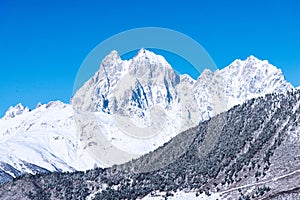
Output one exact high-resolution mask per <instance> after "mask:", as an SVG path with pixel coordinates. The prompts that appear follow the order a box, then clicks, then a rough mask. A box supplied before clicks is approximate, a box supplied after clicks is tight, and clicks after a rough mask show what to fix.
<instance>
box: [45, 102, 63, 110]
mask: <svg viewBox="0 0 300 200" xmlns="http://www.w3.org/2000/svg"><path fill="white" fill-rule="evenodd" d="M65 106H66V104H65V103H63V102H61V101H59V100H57V101H50V102H49V103H47V105H46V108H64V107H65Z"/></svg>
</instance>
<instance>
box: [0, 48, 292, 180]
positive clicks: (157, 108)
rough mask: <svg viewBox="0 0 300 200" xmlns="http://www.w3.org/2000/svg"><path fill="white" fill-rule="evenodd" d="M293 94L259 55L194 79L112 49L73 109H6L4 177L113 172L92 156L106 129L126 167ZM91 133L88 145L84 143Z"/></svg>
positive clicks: (142, 54) (158, 60)
mask: <svg viewBox="0 0 300 200" xmlns="http://www.w3.org/2000/svg"><path fill="white" fill-rule="evenodd" d="M292 88H293V87H292V86H291V85H290V84H289V83H288V82H286V81H285V80H284V76H283V74H282V72H281V70H279V69H277V68H276V67H274V66H273V65H271V64H269V63H268V62H267V61H261V60H259V59H257V58H255V57H253V56H250V57H249V58H247V59H246V60H244V61H242V60H236V61H234V62H233V63H232V64H230V65H229V66H228V67H226V68H224V69H222V70H217V71H215V72H211V71H209V70H205V71H204V72H203V73H202V74H201V75H200V76H199V78H198V79H197V80H193V79H192V78H191V77H190V76H188V75H177V74H176V73H175V72H174V70H173V69H172V67H171V66H170V64H169V63H168V62H167V61H166V60H165V59H164V58H163V57H162V56H159V55H156V54H154V53H152V52H150V51H147V50H145V49H141V50H140V51H139V53H138V54H137V55H136V56H135V57H134V58H133V59H130V60H124V61H123V60H121V58H120V56H119V55H118V53H117V52H116V51H112V52H111V53H110V54H109V55H108V56H107V57H106V58H105V59H104V60H103V61H102V63H101V65H100V69H99V71H97V72H96V73H95V75H94V76H93V77H91V79H89V80H88V81H87V82H86V83H85V84H84V85H83V86H82V88H80V89H79V90H78V91H77V92H76V94H75V95H74V96H73V97H72V100H71V103H72V105H70V104H63V103H61V102H50V103H49V104H46V105H39V106H37V108H36V109H34V110H32V111H29V109H28V108H24V107H23V106H22V105H21V104H20V105H17V106H16V107H11V108H10V109H9V110H8V111H7V114H6V115H5V116H4V118H2V119H0V127H1V128H0V143H1V144H0V148H1V153H0V161H1V164H0V169H1V171H0V173H2V174H4V175H5V177H8V178H7V179H9V178H11V177H16V176H18V175H19V174H21V173H27V172H29V173H34V172H35V171H42V170H48V171H73V170H84V169H90V168H93V167H94V166H96V165H98V166H107V165H108V166H109V165H111V164H113V163H100V162H99V160H97V158H95V157H93V153H95V152H92V153H91V151H93V150H94V149H95V147H97V144H96V143H95V141H94V139H95V138H93V137H94V136H95V135H96V137H97V134H95V133H98V132H99V131H101V132H102V133H103V134H104V136H105V137H104V138H105V139H106V140H107V141H108V142H109V144H110V146H109V147H112V146H114V147H117V148H116V149H118V150H121V151H122V153H124V152H127V153H128V154H126V155H127V157H126V156H125V154H121V155H120V156H121V157H122V158H123V157H124V160H122V162H125V161H127V160H130V159H132V158H134V157H138V156H140V155H142V154H144V153H147V152H149V151H152V150H155V149H156V148H158V147H159V146H161V145H162V144H164V143H165V142H167V141H169V140H170V139H171V138H172V137H174V136H175V135H177V134H178V133H179V132H181V131H182V130H186V129H187V128H190V127H193V126H195V125H197V124H198V123H199V121H203V120H206V119H209V118H210V117H212V116H214V115H216V114H218V113H220V112H223V111H226V110H228V109H229V108H231V107H232V106H234V105H237V104H240V103H242V102H244V101H245V100H247V99H250V98H253V97H257V96H263V95H265V94H267V93H273V92H277V93H282V92H286V91H288V90H291V89H292ZM82 113H83V114H82ZM91 113H92V114H91ZM91 115H92V118H89V117H91ZM128 117H129V118H130V119H131V120H128ZM86 119H88V120H86ZM91 120H95V123H91ZM95 125H96V126H95ZM95 127H96V128H95ZM149 127H150V128H149ZM132 130H134V131H132ZM137 130H138V131H137ZM124 132H125V133H126V134H124ZM78 133H79V134H78ZM154 133H158V134H154ZM84 134H87V135H85V136H86V137H87V138H88V139H87V140H86V141H85V142H82V140H84V139H86V138H84ZM93 134H94V135H93ZM143 134H144V135H143ZM149 135H150V136H151V137H148V136H149ZM141 138H147V140H142V139H141ZM96 139H97V138H96ZM93 148H94V149H93ZM97 148H98V149H97ZM97 148H96V149H97V151H102V150H103V149H99V148H101V147H99V146H98V147H97ZM107 149H110V148H105V150H106V151H107ZM104 153H105V151H104ZM110 159H111V158H110ZM118 161H120V160H116V163H118ZM112 162H114V161H112ZM32 166H36V168H38V167H39V168H38V169H36V170H35V168H34V167H32ZM4 175H3V176H2V177H4ZM5 180H6V179H5Z"/></svg>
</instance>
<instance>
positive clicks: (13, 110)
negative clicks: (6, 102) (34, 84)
mask: <svg viewBox="0 0 300 200" xmlns="http://www.w3.org/2000/svg"><path fill="white" fill-rule="evenodd" d="M29 111H30V109H29V108H28V107H24V106H23V105H22V104H21V103H19V104H17V105H16V106H11V107H9V109H8V110H7V111H6V113H5V115H4V118H6V119H7V118H14V117H16V116H17V115H21V114H23V113H26V112H29Z"/></svg>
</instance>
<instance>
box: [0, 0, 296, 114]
mask: <svg viewBox="0 0 300 200" xmlns="http://www.w3.org/2000/svg"><path fill="white" fill-rule="evenodd" d="M147 26H156V27H165V28H170V29H174V30H177V31H180V32H182V33H185V34H187V35H189V36H190V37H192V38H194V39H195V40H197V41H198V42H199V43H200V44H201V45H202V46H203V47H204V48H205V49H206V50H207V51H208V53H209V54H210V55H211V57H212V58H213V59H214V61H215V63H216V64H217V66H218V67H219V68H222V67H224V66H226V65H228V64H230V63H231V62H232V61H233V60H234V59H236V58H241V59H245V58H246V57H247V56H249V55H252V54H253V55H255V56H256V57H258V58H260V59H268V60H269V61H270V62H271V63H272V64H274V65H276V66H277V67H279V68H281V69H282V70H283V72H284V74H285V75H286V79H287V80H288V81H290V82H291V83H292V84H293V85H294V86H299V85H300V78H299V77H300V38H299V37H300V4H299V3H298V2H297V1H295V0H287V1H283V0H282V1H281V0H251V1H240V0H239V1H233V0H228V1H222V0H219V1H216V0H207V1H201V0H194V1H161V0H160V1H158V0H149V1H77V0H73V1H56V0H51V1H50V0H49V1H48V0H44V1H38V0H37V1H31V0H28V1H15V0H11V1H0V27H1V29H0V30H1V31H0V59H1V63H0V65H1V72H0V116H1V115H3V114H4V112H5V110H6V109H7V108H8V107H9V106H10V105H15V104H17V103H19V102H22V103H23V104H24V105H27V106H29V107H31V108H33V107H34V106H35V105H36V104H37V103H38V102H39V101H40V102H42V103H47V102H48V101H50V100H62V101H64V102H69V99H70V97H71V95H72V88H73V82H74V79H75V76H76V72H77V70H78V69H79V67H80V65H81V62H82V61H83V60H84V58H85V57H86V56H87V54H88V53H89V52H90V51H91V50H92V49H93V48H94V47H95V46H96V45H97V44H99V43H100V42H101V41H103V40H105V39H107V38H108V37H110V36H112V35H114V34H116V33H119V32H121V31H125V30H128V29H132V28H137V27H147Z"/></svg>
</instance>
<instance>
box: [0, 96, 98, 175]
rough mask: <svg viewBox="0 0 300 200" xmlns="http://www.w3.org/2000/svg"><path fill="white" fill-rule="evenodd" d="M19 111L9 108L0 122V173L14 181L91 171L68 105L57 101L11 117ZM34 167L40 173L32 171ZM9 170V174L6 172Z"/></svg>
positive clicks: (88, 159)
mask: <svg viewBox="0 0 300 200" xmlns="http://www.w3.org/2000/svg"><path fill="white" fill-rule="evenodd" d="M20 108H22V106H21V105H17V106H16V107H15V108H13V107H12V108H10V109H9V111H8V113H7V115H6V116H5V117H4V118H3V119H1V120H0V127H1V129H0V161H1V163H2V164H0V170H3V171H5V172H6V173H8V174H9V175H11V176H12V177H16V176H18V175H20V174H22V173H35V172H37V171H75V170H85V169H88V168H93V167H94V164H95V163H94V162H93V160H92V159H91V158H90V156H89V154H87V153H84V151H83V149H82V148H81V147H80V146H79V144H78V140H77V136H76V131H75V129H76V126H75V124H74V119H73V110H72V107H71V106H70V105H68V104H64V103H62V102H59V101H56V102H50V103H48V104H47V105H41V106H40V107H38V108H36V109H34V110H33V111H31V112H23V113H22V114H19V115H11V114H10V113H16V112H15V111H19V110H20ZM14 110H15V111H14ZM9 116H11V117H9ZM12 116H13V117H12ZM35 165H36V166H38V167H39V168H40V169H36V170H35V168H34V167H33V166H35ZM8 166H9V167H10V170H7V169H8V168H7V167H8Z"/></svg>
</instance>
